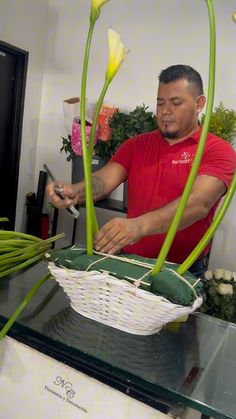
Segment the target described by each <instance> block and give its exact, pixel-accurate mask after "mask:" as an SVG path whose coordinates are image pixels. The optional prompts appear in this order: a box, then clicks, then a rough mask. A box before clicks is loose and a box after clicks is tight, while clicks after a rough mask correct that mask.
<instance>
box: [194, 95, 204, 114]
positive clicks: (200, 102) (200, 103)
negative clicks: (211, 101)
mask: <svg viewBox="0 0 236 419" xmlns="http://www.w3.org/2000/svg"><path fill="white" fill-rule="evenodd" d="M196 103H197V113H198V114H199V113H200V112H202V110H203V108H204V106H205V104H206V96H204V95H201V96H198V98H197V102H196Z"/></svg>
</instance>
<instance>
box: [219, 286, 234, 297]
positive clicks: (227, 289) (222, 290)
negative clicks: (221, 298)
mask: <svg viewBox="0 0 236 419" xmlns="http://www.w3.org/2000/svg"><path fill="white" fill-rule="evenodd" d="M217 292H218V294H220V295H232V294H233V287H232V285H231V284H219V285H218V287H217Z"/></svg>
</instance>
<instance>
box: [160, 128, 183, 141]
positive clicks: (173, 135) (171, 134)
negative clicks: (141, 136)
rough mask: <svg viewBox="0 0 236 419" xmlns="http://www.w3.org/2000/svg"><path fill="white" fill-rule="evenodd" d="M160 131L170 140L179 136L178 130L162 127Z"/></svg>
mask: <svg viewBox="0 0 236 419" xmlns="http://www.w3.org/2000/svg"><path fill="white" fill-rule="evenodd" d="M160 131H161V133H162V135H163V136H164V137H165V138H168V140H178V138H179V135H178V134H179V132H178V131H168V130H166V131H163V130H161V129H160Z"/></svg>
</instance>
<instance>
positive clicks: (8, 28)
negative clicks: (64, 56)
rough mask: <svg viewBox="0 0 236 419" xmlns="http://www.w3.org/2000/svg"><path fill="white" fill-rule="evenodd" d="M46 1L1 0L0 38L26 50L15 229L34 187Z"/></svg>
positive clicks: (21, 221) (21, 218)
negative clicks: (27, 194) (28, 194)
mask: <svg viewBox="0 0 236 419" xmlns="http://www.w3.org/2000/svg"><path fill="white" fill-rule="evenodd" d="M47 12H48V0H40V1H38V0H1V1H0V39H1V40H2V41H4V42H7V43H9V44H11V45H13V46H15V47H19V48H22V49H23V50H26V51H28V52H29V63H28V73H27V82H26V96H25V109H24V120H23V131H22V148H21V158H20V175H19V183H18V199H17V209H16V211H17V213H16V229H24V214H25V208H24V205H25V195H26V193H27V192H30V191H33V190H34V180H35V179H34V176H35V165H36V146H37V137H38V124H39V112H40V105H41V87H42V77H43V71H44V58H45V45H46V34H47Z"/></svg>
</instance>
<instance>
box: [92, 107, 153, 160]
mask: <svg viewBox="0 0 236 419" xmlns="http://www.w3.org/2000/svg"><path fill="white" fill-rule="evenodd" d="M147 109H148V106H145V105H144V104H143V105H141V106H137V107H136V108H135V109H134V110H133V111H131V112H130V113H126V112H120V111H118V112H116V113H115V114H114V115H113V116H112V118H111V119H110V121H109V125H110V127H111V128H112V136H111V139H110V141H99V142H98V143H97V145H96V147H95V150H96V154H97V155H99V156H100V157H111V156H112V155H113V154H114V153H115V151H116V150H117V148H118V147H119V146H120V145H121V144H122V143H123V142H124V141H125V140H127V139H128V138H130V137H133V136H135V135H137V134H141V133H143V132H148V131H153V130H154V129H156V128H157V121H156V116H155V115H154V114H153V112H151V111H147Z"/></svg>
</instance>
